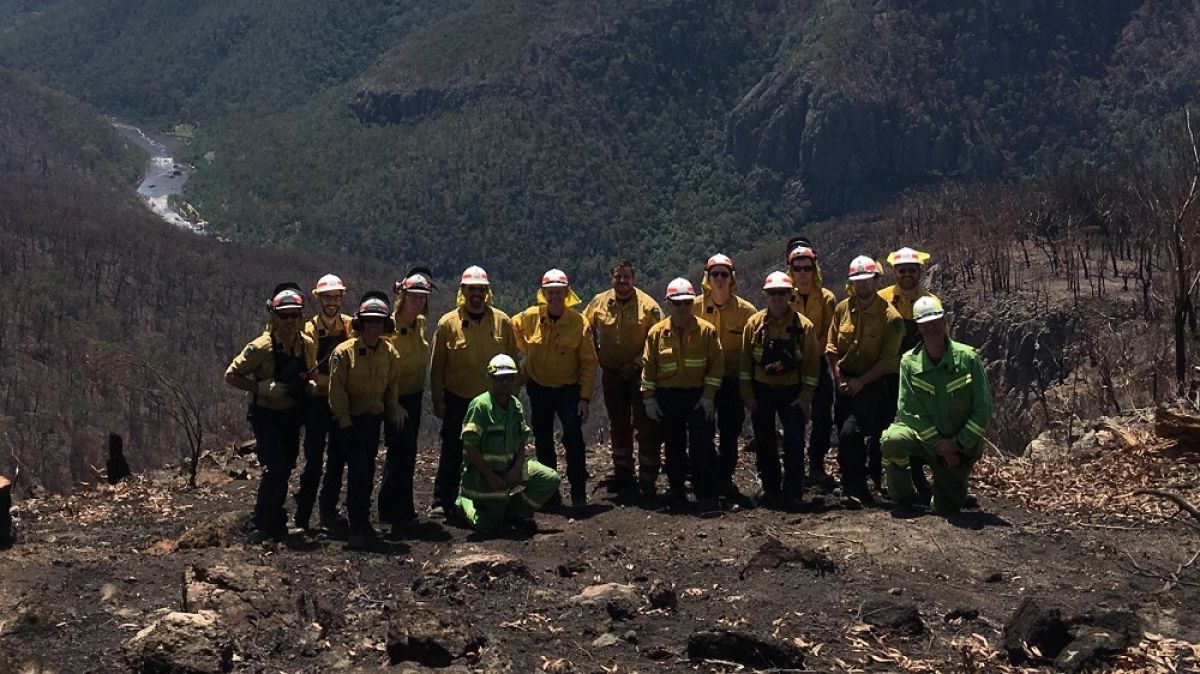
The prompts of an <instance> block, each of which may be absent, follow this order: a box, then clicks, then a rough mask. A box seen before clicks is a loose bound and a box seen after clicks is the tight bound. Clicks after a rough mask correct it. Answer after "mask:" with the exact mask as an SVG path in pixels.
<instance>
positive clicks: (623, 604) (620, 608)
mask: <svg viewBox="0 0 1200 674" xmlns="http://www.w3.org/2000/svg"><path fill="white" fill-rule="evenodd" d="M604 610H605V612H607V613H608V617H610V618H612V619H613V620H633V619H634V618H636V617H637V604H635V603H634V602H631V601H628V600H626V599H610V600H608V601H606V602H604Z"/></svg>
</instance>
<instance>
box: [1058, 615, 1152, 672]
mask: <svg viewBox="0 0 1200 674" xmlns="http://www.w3.org/2000/svg"><path fill="white" fill-rule="evenodd" d="M1070 624H1071V641H1070V643H1068V644H1067V645H1066V646H1064V647H1063V649H1062V652H1061V653H1059V654H1058V657H1057V658H1055V660H1054V666H1055V667H1058V668H1059V669H1061V670H1063V671H1066V672H1082V671H1085V670H1092V669H1099V668H1101V666H1102V665H1103V664H1104V660H1105V659H1106V658H1107V657H1108V656H1110V655H1113V654H1116V653H1120V652H1122V651H1124V650H1126V649H1127V648H1129V647H1130V646H1133V645H1134V644H1137V643H1138V642H1139V641H1141V640H1142V634H1143V633H1144V629H1143V627H1142V620H1141V618H1139V617H1138V616H1137V615H1136V614H1134V613H1131V612H1129V611H1109V612H1107V613H1100V614H1096V615H1083V616H1079V617H1076V618H1072V619H1071V621H1070Z"/></svg>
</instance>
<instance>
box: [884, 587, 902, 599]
mask: <svg viewBox="0 0 1200 674" xmlns="http://www.w3.org/2000/svg"><path fill="white" fill-rule="evenodd" d="M888 594H890V595H892V596H893V597H899V596H900V595H902V594H904V588H902V587H893V588H892V589H890V590H888Z"/></svg>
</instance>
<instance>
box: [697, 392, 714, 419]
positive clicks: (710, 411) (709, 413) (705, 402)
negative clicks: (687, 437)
mask: <svg viewBox="0 0 1200 674" xmlns="http://www.w3.org/2000/svg"><path fill="white" fill-rule="evenodd" d="M694 409H698V410H704V418H705V419H708V420H709V421H712V418H713V415H714V414H716V413H717V410H716V407H714V406H713V401H712V398H701V399H700V402H698V403H696V407H695V408H694Z"/></svg>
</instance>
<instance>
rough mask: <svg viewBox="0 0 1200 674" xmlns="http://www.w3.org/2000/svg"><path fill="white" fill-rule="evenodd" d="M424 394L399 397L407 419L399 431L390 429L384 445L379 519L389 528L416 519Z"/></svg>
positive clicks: (419, 392)
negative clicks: (415, 480) (415, 491)
mask: <svg viewBox="0 0 1200 674" xmlns="http://www.w3.org/2000/svg"><path fill="white" fill-rule="evenodd" d="M424 395H425V392H424V391H417V392H416V393H408V394H405V395H402V396H400V407H402V408H403V409H404V411H405V412H406V413H408V419H406V420H405V422H404V425H403V426H401V427H400V428H399V429H397V428H394V427H392V426H390V425H389V426H388V427H387V433H386V435H384V439H383V444H384V446H385V447H387V454H386V455H385V456H384V459H383V479H382V480H381V481H380V482H379V519H380V520H381V521H383V522H387V523H388V524H399V523H402V522H407V521H409V520H411V519H413V518H414V517H416V516H417V508H416V505H415V503H414V501H413V473H415V472H416V470H417V437H418V436H419V435H420V433H421V398H422V397H423V396H424Z"/></svg>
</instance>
